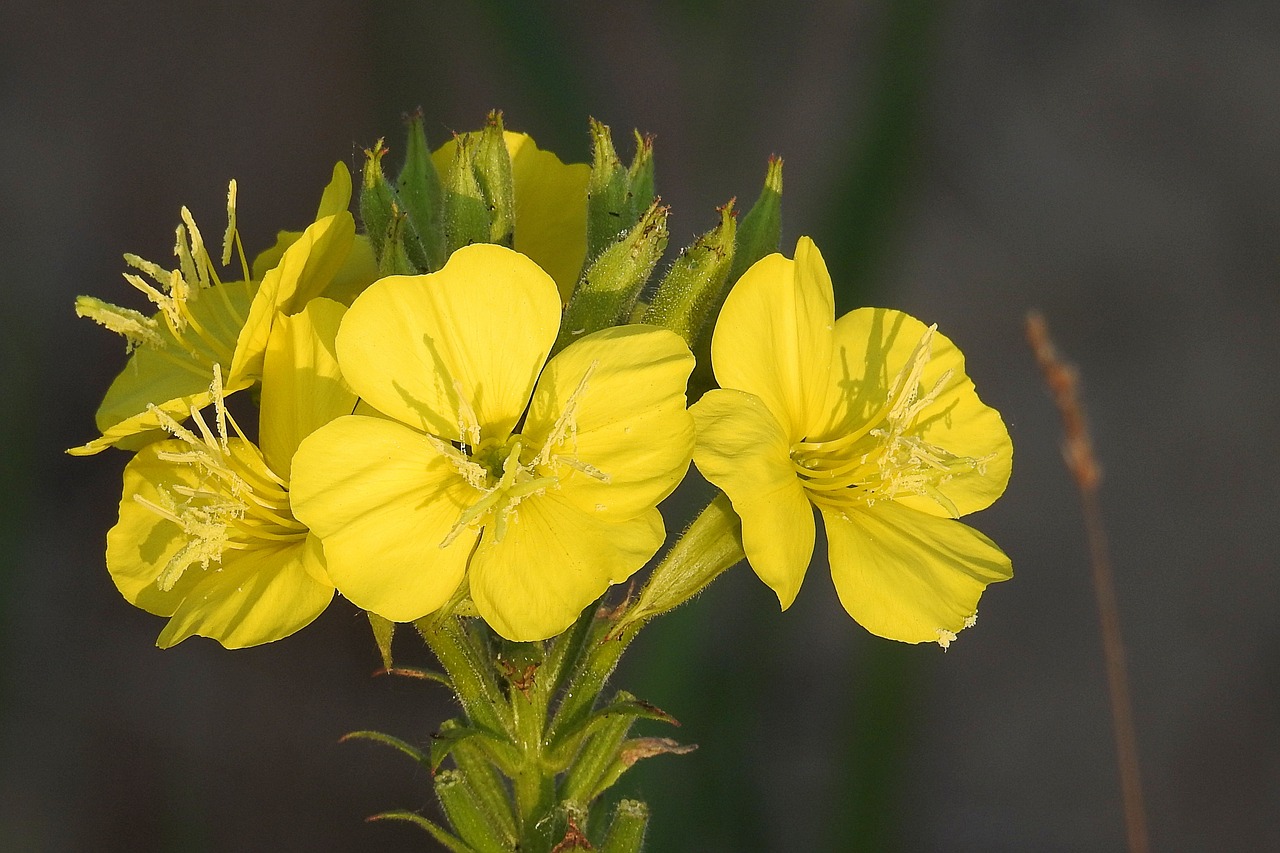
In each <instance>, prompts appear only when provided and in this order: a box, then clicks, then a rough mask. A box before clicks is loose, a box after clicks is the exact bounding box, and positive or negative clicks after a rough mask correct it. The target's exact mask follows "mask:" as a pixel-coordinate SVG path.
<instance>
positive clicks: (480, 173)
mask: <svg viewBox="0 0 1280 853" xmlns="http://www.w3.org/2000/svg"><path fill="white" fill-rule="evenodd" d="M479 136H480V139H479V142H478V143H477V144H476V147H475V155H474V156H475V159H474V160H473V162H472V168H473V169H474V170H475V175H476V183H477V184H478V185H479V187H480V192H481V194H482V195H483V196H484V200H485V203H486V204H487V205H488V208H489V237H488V242H490V243H497V244H498V245H500V246H506V247H507V248H510V247H511V244H512V237H513V234H514V232H515V223H516V204H515V195H514V192H513V190H512V183H511V155H510V153H508V151H507V143H506V141H505V140H504V138H503V127H502V113H501V112H499V111H497V110H494V111H493V112H491V113H489V120H488V121H487V122H486V123H485V127H484V130H482V131H480V134H479Z"/></svg>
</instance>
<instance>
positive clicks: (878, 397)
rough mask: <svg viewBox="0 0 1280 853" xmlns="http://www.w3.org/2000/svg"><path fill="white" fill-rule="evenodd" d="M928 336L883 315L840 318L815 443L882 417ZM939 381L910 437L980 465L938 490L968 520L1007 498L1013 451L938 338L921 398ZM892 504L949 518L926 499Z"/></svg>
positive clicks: (996, 416) (865, 312)
mask: <svg viewBox="0 0 1280 853" xmlns="http://www.w3.org/2000/svg"><path fill="white" fill-rule="evenodd" d="M927 331H928V330H927V328H926V327H925V325H924V324H923V323H921V322H920V321H919V320H917V319H915V318H914V317H911V316H909V315H907V314H903V313H902V312H900V311H893V310H889V309H885V308H861V309H858V310H856V311H851V312H849V313H848V314H845V315H844V316H843V317H841V318H840V319H839V320H838V321H837V322H836V329H835V345H834V348H833V351H832V369H831V381H830V383H829V385H828V393H827V400H826V403H825V404H824V406H823V408H824V411H826V412H827V413H828V415H827V418H826V423H825V425H824V426H823V428H822V429H821V430H820V431H819V433H818V435H816V436H813V437H814V438H818V439H825V438H828V437H834V436H837V435H840V434H841V433H842V432H846V431H849V430H850V429H852V428H857V427H859V426H861V425H862V424H863V423H865V422H866V420H867V418H868V417H873V416H874V415H875V413H876V412H877V411H879V410H881V409H882V407H883V405H884V402H885V399H886V398H887V396H888V393H889V388H890V386H891V385H892V384H893V383H894V381H895V379H896V378H897V377H898V375H899V373H900V372H901V371H902V370H903V369H904V368H905V367H906V366H907V362H908V361H909V360H910V358H911V355H912V353H913V352H914V350H915V348H916V345H917V344H918V343H920V341H921V339H922V337H923V336H924V335H925V333H926V332H927ZM944 376H946V377H947V378H946V381H945V382H944V383H943V384H942V385H941V387H940V393H939V395H938V397H937V399H935V400H934V401H933V403H932V404H930V405H929V406H928V407H926V408H925V409H924V410H923V411H922V412H921V413H920V416H919V418H918V419H917V421H916V426H915V428H913V429H911V430H910V431H909V433H908V434H909V435H912V436H916V437H919V438H920V439H922V440H923V441H924V442H926V443H928V444H929V445H932V446H934V447H937V448H941V449H942V450H945V451H946V452H948V453H950V454H952V455H953V456H962V457H968V458H970V459H973V460H976V461H977V463H978V464H977V467H976V468H972V469H961V470H958V471H957V472H956V474H955V475H954V476H953V477H952V478H951V479H949V480H947V481H946V482H944V483H942V484H941V485H939V486H938V487H937V488H938V491H939V492H941V493H942V494H943V495H944V496H945V498H946V499H947V500H948V501H949V502H950V503H951V504H952V505H953V506H954V507H955V509H956V511H957V512H956V515H967V514H968V513H971V512H976V511H978V510H980V509H984V508H986V507H988V506H990V505H991V503H992V502H993V501H995V499H996V498H998V497H1000V495H1002V494H1003V493H1004V490H1005V486H1006V485H1007V484H1008V482H1009V472H1010V468H1011V465H1012V461H1013V444H1012V442H1011V441H1010V440H1009V431H1008V430H1007V429H1006V428H1005V425H1004V421H1002V420H1001V418H1000V413H999V412H997V411H996V410H995V409H993V408H991V407H990V406H987V405H985V404H984V403H983V402H982V401H981V400H980V399H978V394H977V392H976V391H975V390H974V387H973V382H972V381H971V380H970V379H969V377H968V376H967V375H966V374H965V369H964V356H963V355H962V354H961V353H960V350H959V349H958V348H957V347H956V345H955V344H953V343H952V342H951V341H950V340H949V339H948V338H947V337H946V336H945V335H943V334H941V333H940V332H936V331H935V332H934V333H933V338H932V343H931V348H930V357H929V361H928V363H927V364H926V365H925V367H924V370H923V372H922V374H921V377H920V383H919V389H918V394H919V395H921V396H923V395H925V394H927V393H929V392H930V391H931V390H932V389H933V388H934V387H935V386H937V384H938V382H939V380H942V379H943V378H944ZM895 499H896V500H897V501H899V502H900V503H902V504H905V505H907V506H910V507H912V508H914V509H918V510H920V511H922V512H928V513H931V514H933V515H939V516H950V515H951V511H950V509H949V508H947V507H944V506H943V505H941V504H940V503H938V502H937V501H935V500H933V499H931V498H928V497H925V496H923V495H900V496H898V497H897V498H895Z"/></svg>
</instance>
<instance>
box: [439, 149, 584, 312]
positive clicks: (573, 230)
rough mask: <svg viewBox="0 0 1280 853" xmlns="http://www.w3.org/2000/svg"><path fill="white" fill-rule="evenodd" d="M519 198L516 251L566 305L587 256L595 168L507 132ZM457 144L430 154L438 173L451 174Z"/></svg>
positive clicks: (516, 195) (512, 180) (513, 190)
mask: <svg viewBox="0 0 1280 853" xmlns="http://www.w3.org/2000/svg"><path fill="white" fill-rule="evenodd" d="M503 140H504V141H505V142H506V143H507V153H508V154H510V155H511V184H512V194H513V195H514V196H515V205H516V221H515V244H514V247H515V250H516V251H517V252H519V253H520V254H522V255H525V256H527V257H529V258H532V259H533V260H534V261H535V262H536V263H537V264H538V266H540V267H542V268H543V269H544V270H546V271H547V273H548V274H549V275H550V276H551V277H552V278H553V279H555V282H556V286H557V288H559V291H560V301H561V302H568V301H569V296H570V295H571V294H572V293H573V288H574V286H575V285H576V284H577V283H578V275H579V273H581V272H582V262H583V260H584V259H585V258H586V256H587V181H588V180H590V178H591V167H590V166H588V165H587V164H585V163H570V164H567V165H566V164H564V163H561V162H560V158H559V157H557V156H556V155H555V154H553V153H551V152H550V151H543V150H541V149H540V148H538V146H537V145H536V144H535V143H534V141H533V139H532V138H531V137H530V136H529V135H528V134H525V133H514V132H512V131H509V130H508V131H506V132H505V133H504V134H503ZM457 147H458V143H457V142H455V141H452V140H450V141H449V142H446V143H445V144H444V145H443V146H441V147H440V149H439V150H437V151H436V152H435V153H433V154H432V155H431V160H432V162H433V163H435V166H436V171H438V172H439V173H440V174H441V175H442V176H443V175H445V174H447V173H448V171H449V167H450V165H451V164H452V163H453V158H454V156H455V154H456V153H457Z"/></svg>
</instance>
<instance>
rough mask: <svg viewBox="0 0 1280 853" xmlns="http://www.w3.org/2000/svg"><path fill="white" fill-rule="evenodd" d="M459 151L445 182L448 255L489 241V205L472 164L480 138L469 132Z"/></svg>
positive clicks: (454, 157) (445, 222) (463, 136)
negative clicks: (474, 244) (473, 244)
mask: <svg viewBox="0 0 1280 853" xmlns="http://www.w3.org/2000/svg"><path fill="white" fill-rule="evenodd" d="M457 141H458V149H457V152H456V153H455V154H454V156H453V163H452V164H451V165H450V166H449V174H448V175H447V176H446V177H445V180H444V243H445V251H446V256H447V255H451V254H453V253H454V252H455V251H456V250H458V249H461V248H462V247H463V246H470V245H471V244H472V243H485V242H488V240H489V233H490V230H489V223H490V217H489V205H488V202H486V201H485V197H484V193H483V192H482V191H481V189H480V184H479V183H478V182H477V181H476V174H475V170H474V169H473V168H472V162H473V160H474V158H475V154H476V144H477V141H478V140H477V139H476V137H475V136H474V135H472V134H469V133H466V134H461V135H460V136H458V137H457Z"/></svg>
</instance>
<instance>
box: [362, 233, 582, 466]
mask: <svg viewBox="0 0 1280 853" xmlns="http://www.w3.org/2000/svg"><path fill="white" fill-rule="evenodd" d="M559 324H560V301H559V297H558V295H557V293H556V289H555V282H553V281H552V280H551V279H550V277H548V276H547V274H546V273H545V272H543V271H542V270H541V269H540V268H539V267H538V265H537V264H535V263H533V262H532V261H530V260H529V259H528V258H526V257H524V256H523V255H520V254H518V253H516V252H513V251H511V250H510V249H504V248H502V247H501V246H495V245H490V244H480V243H478V244H476V245H473V246H467V247H465V248H462V249H459V250H458V251H456V252H454V253H453V255H452V256H450V258H449V260H448V262H447V263H446V264H445V265H444V267H443V268H442V269H441V270H440V271H439V272H435V273H431V274H428V275H419V276H390V277H388V278H384V279H382V280H381V281H378V282H376V283H375V284H374V285H373V286H371V287H370V288H369V289H368V290H366V291H365V292H364V293H363V294H362V295H361V296H360V297H359V298H358V299H357V300H356V301H355V303H354V304H352V306H351V310H350V311H348V312H347V316H346V319H344V320H343V322H342V328H341V329H340V330H339V332H338V361H339V362H340V363H341V364H342V372H343V375H345V376H346V378H347V381H348V382H350V383H351V387H352V388H354V389H355V390H356V392H357V393H358V394H359V395H360V396H361V397H362V398H364V399H366V400H368V401H369V403H370V404H371V405H373V406H374V408H376V409H378V411H380V412H384V413H386V414H388V415H391V416H392V417H394V418H396V419H398V420H400V421H403V422H404V423H407V424H410V425H411V426H415V427H417V428H419V429H422V430H424V431H426V432H430V433H432V434H434V435H438V436H442V437H444V438H448V439H450V440H454V441H458V440H464V439H465V440H466V441H468V442H474V441H475V440H476V439H475V436H474V435H472V434H470V432H471V429H472V427H474V426H475V425H476V423H477V422H478V425H479V427H480V430H481V432H482V433H483V435H484V437H485V438H490V437H493V438H505V437H506V435H507V434H509V433H510V431H511V429H512V427H514V426H515V423H516V420H517V419H518V418H519V417H520V415H521V414H522V413H523V412H524V409H525V406H526V405H527V404H528V402H529V395H530V393H531V392H532V390H533V383H534V380H535V379H537V377H538V371H539V370H541V369H542V365H543V362H544V361H545V360H546V357H547V353H548V352H549V351H550V349H551V344H552V343H553V342H554V341H555V338H556V333H557V331H558V327H559ZM459 395H461V397H459ZM460 401H461V402H460ZM464 428H465V430H466V433H467V434H464Z"/></svg>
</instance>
